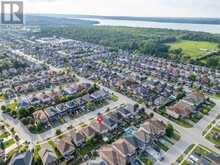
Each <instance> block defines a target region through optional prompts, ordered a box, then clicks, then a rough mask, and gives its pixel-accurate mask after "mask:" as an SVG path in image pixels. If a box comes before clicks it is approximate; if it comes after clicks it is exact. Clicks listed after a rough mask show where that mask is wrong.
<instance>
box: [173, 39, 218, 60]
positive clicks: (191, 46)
mask: <svg viewBox="0 0 220 165" xmlns="http://www.w3.org/2000/svg"><path fill="white" fill-rule="evenodd" d="M169 45H170V46H171V50H172V49H178V48H182V49H183V56H185V57H191V58H192V59H197V58H200V57H203V56H206V54H207V51H206V50H209V51H212V50H218V47H217V46H218V44H216V43H212V42H206V41H188V40H181V41H178V42H175V43H172V44H169ZM205 49H206V50H205Z"/></svg>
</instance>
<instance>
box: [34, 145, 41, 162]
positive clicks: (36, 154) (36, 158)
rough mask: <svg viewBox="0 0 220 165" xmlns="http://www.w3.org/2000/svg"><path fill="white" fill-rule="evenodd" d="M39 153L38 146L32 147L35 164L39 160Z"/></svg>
mask: <svg viewBox="0 0 220 165" xmlns="http://www.w3.org/2000/svg"><path fill="white" fill-rule="evenodd" d="M39 151H40V145H38V144H37V145H35V147H34V161H35V162H37V161H38V160H39V159H40V157H39V154H38V152H39Z"/></svg>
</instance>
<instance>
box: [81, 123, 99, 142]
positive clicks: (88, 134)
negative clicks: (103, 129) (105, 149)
mask: <svg viewBox="0 0 220 165" xmlns="http://www.w3.org/2000/svg"><path fill="white" fill-rule="evenodd" d="M81 132H82V133H83V134H84V135H85V136H86V138H87V139H92V138H94V137H95V135H96V131H95V130H94V129H93V128H92V127H90V126H87V127H85V128H82V129H81Z"/></svg>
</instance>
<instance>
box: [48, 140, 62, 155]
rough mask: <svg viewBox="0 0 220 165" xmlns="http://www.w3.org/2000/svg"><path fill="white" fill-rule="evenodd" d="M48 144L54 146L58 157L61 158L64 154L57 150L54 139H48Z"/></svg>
mask: <svg viewBox="0 0 220 165" xmlns="http://www.w3.org/2000/svg"><path fill="white" fill-rule="evenodd" d="M48 144H49V145H50V146H51V147H52V148H53V150H54V152H55V154H56V156H57V158H58V159H59V158H61V157H62V155H61V153H60V152H59V151H58V150H57V146H56V144H55V143H54V142H53V141H52V140H48Z"/></svg>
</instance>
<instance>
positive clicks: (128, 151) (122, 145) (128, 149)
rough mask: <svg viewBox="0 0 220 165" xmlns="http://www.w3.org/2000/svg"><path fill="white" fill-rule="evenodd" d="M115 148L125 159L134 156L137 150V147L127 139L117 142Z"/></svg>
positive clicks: (114, 144)
mask: <svg viewBox="0 0 220 165" xmlns="http://www.w3.org/2000/svg"><path fill="white" fill-rule="evenodd" d="M113 146H114V148H115V149H116V150H117V151H119V153H120V154H121V155H122V156H124V157H126V156H129V155H132V154H133V153H134V152H135V150H136V148H135V146H133V145H132V144H130V143H129V142H128V141H127V140H125V139H119V140H117V141H115V142H114V143H113Z"/></svg>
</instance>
